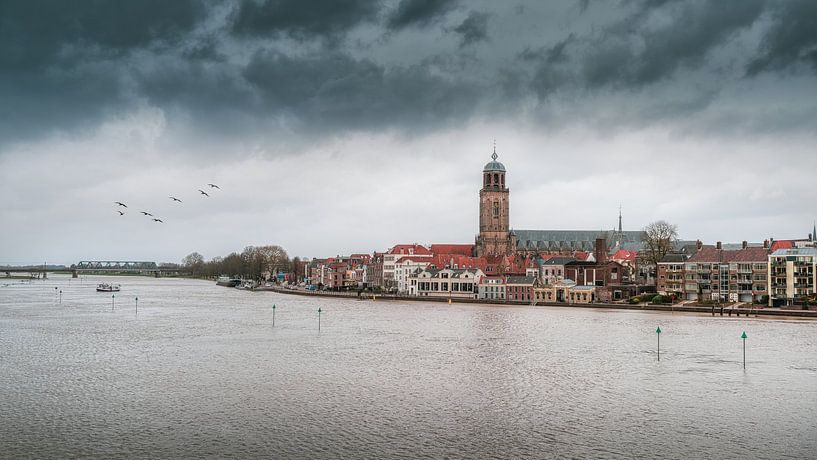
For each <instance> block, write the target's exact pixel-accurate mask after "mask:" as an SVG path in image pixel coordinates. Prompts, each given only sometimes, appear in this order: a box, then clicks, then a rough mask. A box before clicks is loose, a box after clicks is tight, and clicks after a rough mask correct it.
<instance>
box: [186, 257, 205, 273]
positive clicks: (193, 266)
mask: <svg viewBox="0 0 817 460" xmlns="http://www.w3.org/2000/svg"><path fill="white" fill-rule="evenodd" d="M182 265H183V266H184V268H186V269H188V270H190V272H191V273H192V274H193V276H199V275H201V273H202V272H203V271H204V256H202V255H201V254H199V253H198V252H191V253H190V254H188V255H186V256H184V259H182Z"/></svg>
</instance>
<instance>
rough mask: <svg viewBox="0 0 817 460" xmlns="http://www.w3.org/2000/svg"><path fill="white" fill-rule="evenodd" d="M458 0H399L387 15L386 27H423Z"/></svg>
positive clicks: (452, 6)
mask: <svg viewBox="0 0 817 460" xmlns="http://www.w3.org/2000/svg"><path fill="white" fill-rule="evenodd" d="M458 3H459V0H401V1H400V4H398V5H397V9H395V10H394V11H393V12H392V14H391V15H390V16H389V19H388V22H387V27H388V28H389V29H392V30H399V29H403V28H406V27H412V26H416V27H424V26H427V25H429V24H431V23H432V22H435V21H437V20H439V19H440V18H441V17H443V16H445V15H446V14H447V13H448V12H449V11H451V10H453V9H454V8H455V7H456V6H457V4H458Z"/></svg>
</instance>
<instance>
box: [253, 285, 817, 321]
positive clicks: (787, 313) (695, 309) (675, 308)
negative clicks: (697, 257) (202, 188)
mask: <svg viewBox="0 0 817 460" xmlns="http://www.w3.org/2000/svg"><path fill="white" fill-rule="evenodd" d="M258 290H261V291H264V290H268V291H273V292H277V293H280V294H288V295H300V296H308V297H310V296H311V297H334V298H346V299H349V298H352V299H359V300H368V301H384V302H385V301H405V302H443V303H447V302H449V300H450V302H451V303H463V304H480V305H515V306H524V305H529V306H542V307H566V308H599V309H612V310H647V311H663V312H669V313H671V312H689V313H700V314H706V315H710V316H728V317H731V316H736V317H737V316H747V317H749V316H772V317H792V318H814V319H817V310H791V309H780V308H758V306H755V305H748V306H738V307H735V308H733V307H730V306H726V307H723V306H717V307H715V306H699V305H684V304H676V305H665V304H651V303H649V302H645V303H639V304H629V303H623V302H622V303H602V302H594V303H586V304H582V303H573V304H568V303H564V302H536V303H532V302H518V301H511V300H508V301H500V300H484V299H462V298H455V297H452V298H450V299H449V298H446V297H417V296H402V295H396V294H372V293H370V292H366V293H361V294H358V293H357V292H333V291H310V290H306V289H302V288H292V289H287V288H282V287H277V286H273V287H264V288H259V289H258Z"/></svg>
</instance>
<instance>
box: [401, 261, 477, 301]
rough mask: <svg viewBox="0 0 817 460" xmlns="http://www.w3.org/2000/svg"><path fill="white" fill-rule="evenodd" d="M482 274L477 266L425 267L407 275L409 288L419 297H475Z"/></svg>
mask: <svg viewBox="0 0 817 460" xmlns="http://www.w3.org/2000/svg"><path fill="white" fill-rule="evenodd" d="M483 276H485V273H483V272H482V270H480V269H478V268H473V269H471V268H458V269H450V268H445V269H442V270H439V269H436V268H426V269H423V270H420V271H418V272H416V273H414V274H412V275H411V276H410V277H409V290H410V292H411V293H413V295H418V296H421V297H423V296H425V297H444V298H462V299H476V298H477V297H478V295H479V292H478V289H477V286H479V283H480V280H481V279H482V277H483Z"/></svg>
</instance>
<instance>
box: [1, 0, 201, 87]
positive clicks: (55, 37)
mask: <svg viewBox="0 0 817 460" xmlns="http://www.w3.org/2000/svg"><path fill="white" fill-rule="evenodd" d="M204 16H205V6H204V4H203V2H202V1H197V0H179V1H173V2H165V1H163V0H145V1H139V2H111V1H80V2H65V1H61V0H9V1H3V2H0V68H2V69H3V71H4V73H5V72H9V71H21V70H30V69H36V68H43V67H49V66H53V65H65V66H70V65H71V64H72V63H74V62H76V61H75V59H78V58H84V59H88V58H89V57H91V58H97V59H105V58H112V57H116V56H117V55H120V54H121V53H124V52H127V51H128V50H131V49H134V48H139V47H144V46H148V45H151V44H164V45H172V44H173V43H174V42H176V41H177V40H178V39H179V38H180V37H182V36H184V34H185V33H186V32H188V31H189V30H190V29H192V28H193V27H194V26H195V25H196V24H197V23H198V22H199V21H200V20H201V19H203V18H204Z"/></svg>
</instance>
